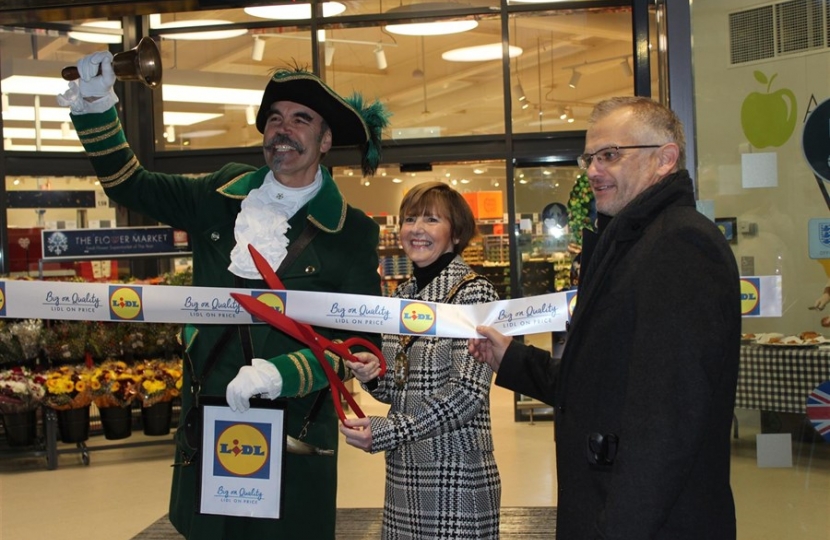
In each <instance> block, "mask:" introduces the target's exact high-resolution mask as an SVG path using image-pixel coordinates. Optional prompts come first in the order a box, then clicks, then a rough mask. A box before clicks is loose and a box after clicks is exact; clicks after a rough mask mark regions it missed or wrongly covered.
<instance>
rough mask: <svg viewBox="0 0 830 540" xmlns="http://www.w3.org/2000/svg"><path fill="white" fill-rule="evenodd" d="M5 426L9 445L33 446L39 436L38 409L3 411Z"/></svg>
mask: <svg viewBox="0 0 830 540" xmlns="http://www.w3.org/2000/svg"><path fill="white" fill-rule="evenodd" d="M3 428H4V430H5V432H6V442H8V443H9V446H31V445H33V444H35V439H36V438H37V409H32V410H30V411H23V412H15V413H3Z"/></svg>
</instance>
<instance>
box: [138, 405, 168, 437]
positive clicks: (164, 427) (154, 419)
mask: <svg viewBox="0 0 830 540" xmlns="http://www.w3.org/2000/svg"><path fill="white" fill-rule="evenodd" d="M172 417H173V402H172V401H160V402H158V403H156V404H154V405H150V406H149V407H142V408H141V424H142V426H144V434H145V435H150V436H158V435H167V434H168V433H170V422H171V419H172Z"/></svg>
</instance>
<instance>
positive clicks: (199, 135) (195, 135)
mask: <svg viewBox="0 0 830 540" xmlns="http://www.w3.org/2000/svg"><path fill="white" fill-rule="evenodd" d="M227 132H228V130H227V129H202V130H198V131H188V132H187V133H182V134H181V135H179V138H181V139H206V138H208V137H216V136H217V135H223V134H225V133H227ZM184 144H187V141H185V142H184Z"/></svg>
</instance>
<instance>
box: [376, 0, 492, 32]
mask: <svg viewBox="0 0 830 540" xmlns="http://www.w3.org/2000/svg"><path fill="white" fill-rule="evenodd" d="M460 7H469V6H467V5H466V4H459V3H456V2H423V3H420V4H409V5H408V6H398V7H394V8H392V9H389V10H387V11H386V13H395V14H398V13H406V14H408V15H411V16H413V17H416V16H418V15H419V14H422V13H425V12H435V11H441V10H448V9H457V8H460ZM477 26H478V21H476V20H474V19H462V20H457V21H430V22H422V23H400V24H387V25H386V26H385V27H384V29H385V30H386V31H387V32H391V33H393V34H398V35H403V36H443V35H447V34H458V33H461V32H467V31H468V30H472V29H473V28H475V27H477Z"/></svg>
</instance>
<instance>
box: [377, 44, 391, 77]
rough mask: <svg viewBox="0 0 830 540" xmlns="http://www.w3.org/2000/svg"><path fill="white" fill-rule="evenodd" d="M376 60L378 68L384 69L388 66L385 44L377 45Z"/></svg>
mask: <svg viewBox="0 0 830 540" xmlns="http://www.w3.org/2000/svg"><path fill="white" fill-rule="evenodd" d="M375 61H376V62H377V64H378V69H380V70H384V69H386V67H387V66H388V64H387V63H386V53H385V52H383V45H381V44H380V43H378V46H377V47H375Z"/></svg>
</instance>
